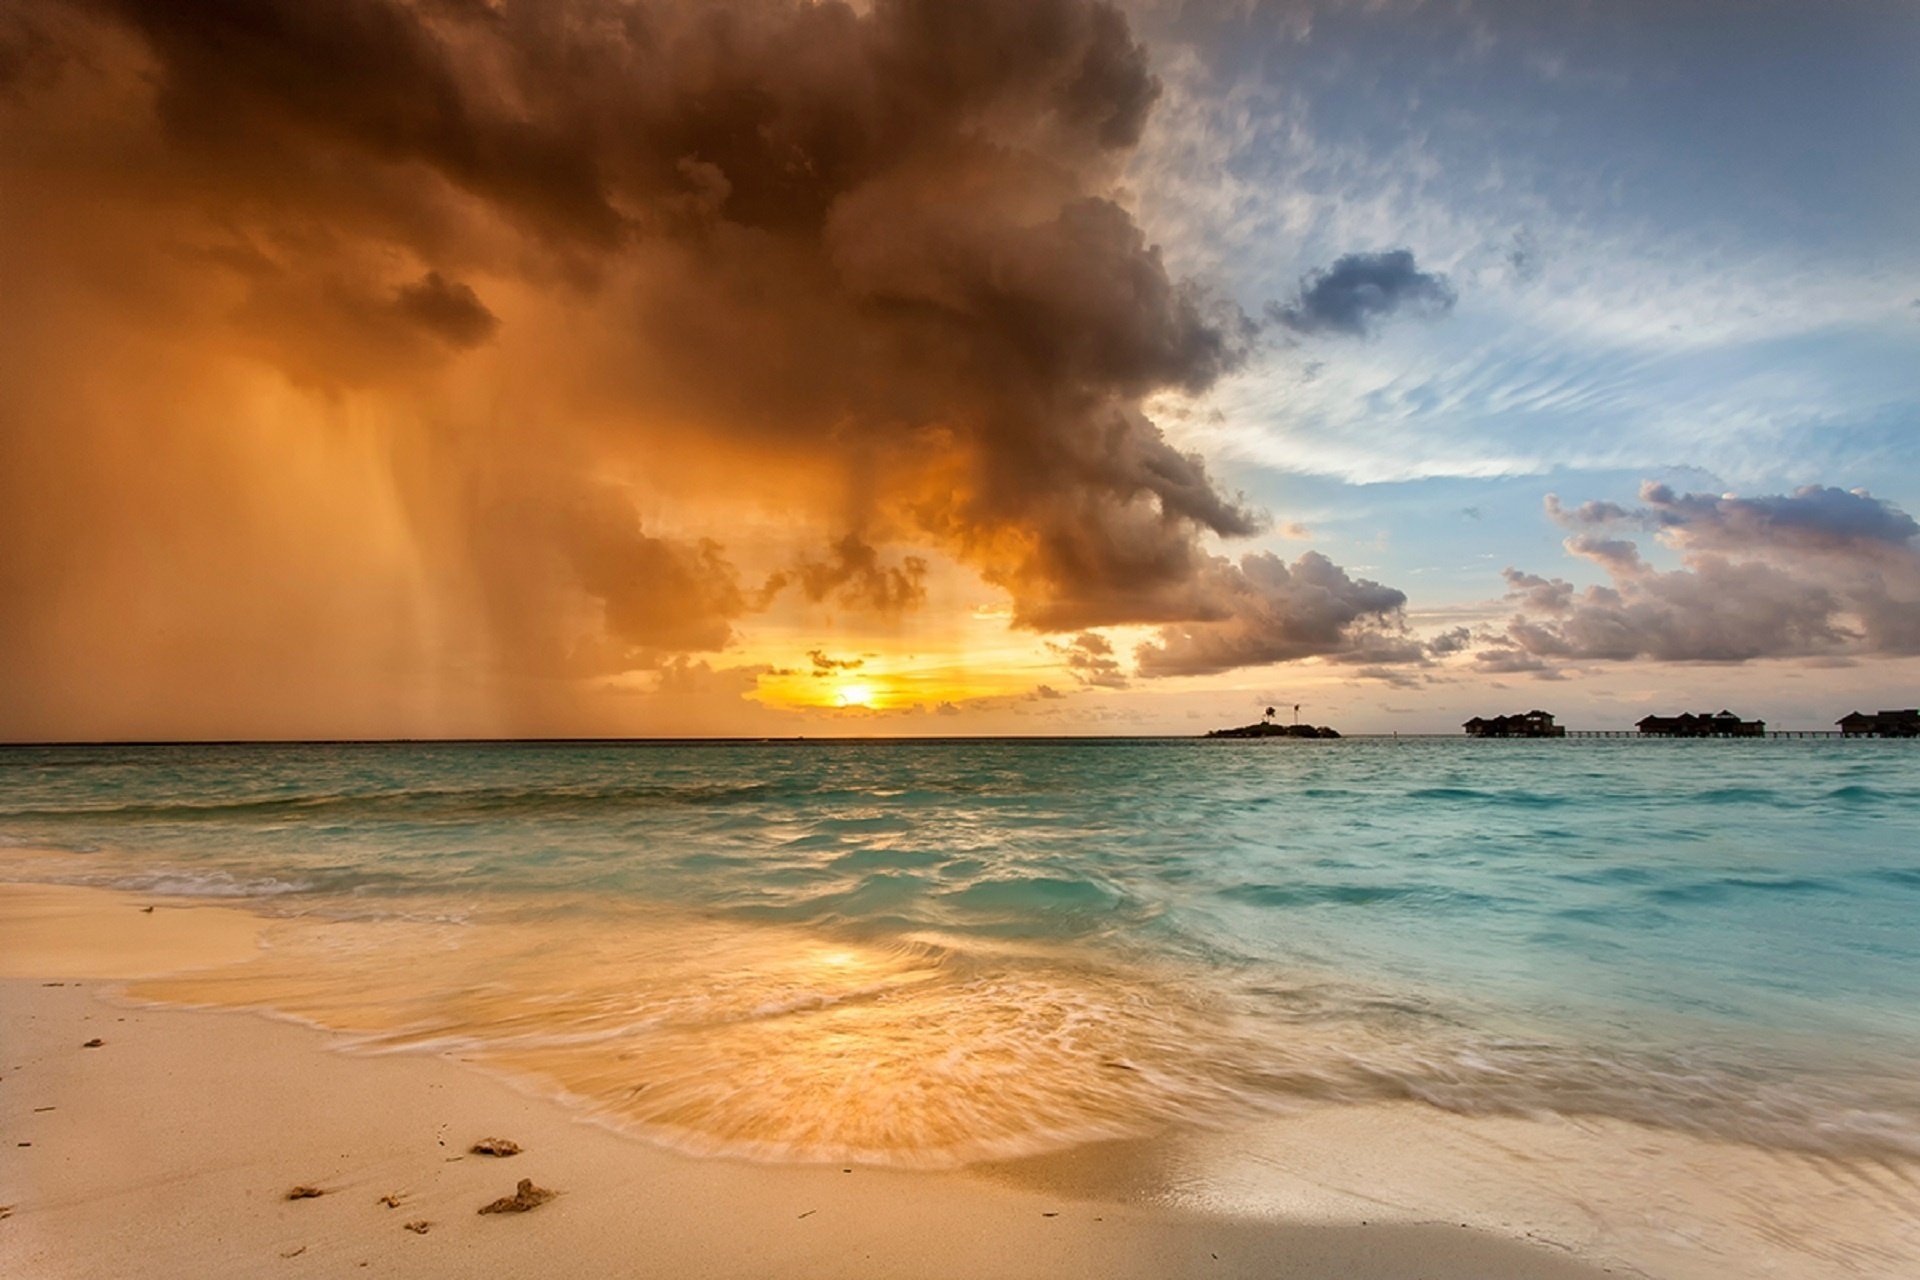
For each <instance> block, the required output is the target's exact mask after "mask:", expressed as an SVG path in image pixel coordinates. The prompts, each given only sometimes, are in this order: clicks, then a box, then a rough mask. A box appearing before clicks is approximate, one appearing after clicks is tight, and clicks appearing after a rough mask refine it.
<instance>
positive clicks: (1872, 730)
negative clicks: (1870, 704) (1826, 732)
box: [1835, 708, 1920, 738]
mask: <svg viewBox="0 0 1920 1280" xmlns="http://www.w3.org/2000/svg"><path fill="white" fill-rule="evenodd" d="M1835 723H1837V724H1838V725H1839V726H1840V732H1841V733H1843V734H1845V735H1846V736H1847V737H1849V738H1920V709H1913V708H1909V709H1908V710H1906V711H1876V712H1874V713H1873V714H1872V715H1867V714H1866V713H1864V712H1860V711H1852V712H1849V713H1847V714H1846V715H1844V716H1841V717H1840V719H1839V720H1837V721H1836V722H1835Z"/></svg>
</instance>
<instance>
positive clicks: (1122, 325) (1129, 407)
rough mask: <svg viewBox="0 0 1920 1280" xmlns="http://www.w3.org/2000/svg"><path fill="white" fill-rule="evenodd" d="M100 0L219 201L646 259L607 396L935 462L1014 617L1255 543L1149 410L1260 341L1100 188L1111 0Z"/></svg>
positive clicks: (737, 426) (1127, 90) (708, 422)
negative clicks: (1213, 546)
mask: <svg viewBox="0 0 1920 1280" xmlns="http://www.w3.org/2000/svg"><path fill="white" fill-rule="evenodd" d="M102 3H103V4H105V6H106V8H107V9H108V10H109V11H111V12H113V13H116V14H118V15H120V17H121V18H122V19H123V20H124V21H125V22H126V23H127V24H128V26H129V27H130V28H131V29H132V30H134V31H136V32H137V33H139V35H140V36H141V37H142V38H143V39H144V40H145V42H146V43H147V45H148V47H149V49H150V50H151V52H152V55H153V57H154V59H155V61H156V63H157V68H158V70H157V81H158V86H159V87H158V93H157V109H158V111H159V115H160V119H161V121H162V122H163V124H164V127H165V129H166V132H167V135H168V137H169V139H170V140H171V142H172V144H173V145H174V146H175V147H176V148H178V149H179V151H180V152H181V154H182V155H183V156H185V157H190V163H191V164H192V165H193V166H196V167H197V168H198V169H199V171H200V172H201V173H202V174H203V175H217V178H215V177H207V178H205V179H204V180H205V181H208V182H212V181H218V182H220V183H222V184H230V185H231V186H233V187H234V188H236V189H238V190H240V191H242V192H244V194H245V196H246V197H247V199H249V200H250V201H254V202H257V204H258V206H259V207H261V208H264V209H268V210H276V209H277V210H278V214H279V216H280V217H283V218H292V217H296V216H297V217H300V218H303V219H304V218H307V217H310V216H312V211H314V210H318V211H321V212H322V213H325V214H327V215H330V217H331V218H332V221H333V223H334V225H335V227H336V228H338V229H340V230H341V232H342V233H347V232H352V233H357V234H361V235H366V236H371V237H375V238H382V237H384V238H395V239H402V240H406V241H410V242H411V247H412V248H413V249H414V250H415V251H416V252H417V253H419V254H420V256H421V257H423V258H424V259H425V260H426V261H427V262H428V263H432V262H433V261H434V258H435V256H436V255H437V254H438V253H441V252H453V251H458V252H461V253H464V254H468V255H472V254H476V253H479V252H482V251H483V250H484V249H485V248H486V246H484V245H482V244H478V243H473V242H470V241H469V242H459V241H456V242H453V243H448V242H447V241H445V240H444V239H440V238H436V239H435V240H434V241H433V242H432V243H428V242H427V241H428V237H429V236H435V237H438V236H439V234H440V233H441V232H443V231H444V230H445V225H446V224H447V221H448V219H450V218H451V219H453V222H454V224H455V225H462V226H467V228H468V230H469V231H470V232H471V225H470V224H471V219H472V217H473V214H474V213H475V212H476V211H477V212H479V213H482V214H485V215H489V216H497V217H499V218H504V219H505V220H506V221H507V222H508V223H509V224H510V225H513V226H517V227H519V228H521V229H522V230H523V231H524V233H525V234H526V235H527V236H529V237H530V239H531V242H532V244H533V245H534V249H535V252H536V253H548V254H550V255H552V257H553V259H554V262H555V263H556V265H557V266H558V267H559V269H561V270H562V271H563V272H564V273H567V274H569V275H571V276H572V277H574V278H581V279H601V280H605V279H607V278H608V277H609V276H618V275H620V273H621V269H622V267H623V266H625V267H627V268H630V269H631V271H632V273H633V278H632V281H631V283H632V286H633V287H635V288H636V289H638V290H640V292H639V293H638V294H637V295H636V297H635V298H634V302H635V304H636V305H635V306H634V307H633V308H632V309H631V310H629V311H628V313H627V314H628V318H629V322H630V323H631V324H632V325H633V329H632V331H631V332H630V333H629V334H628V335H627V341H628V342H629V343H630V345H631V348H632V350H633V354H632V355H631V356H628V357H627V359H626V363H625V364H622V363H621V362H618V361H616V362H614V363H613V364H611V365H610V366H609V367H608V368H607V370H606V372H605V375H604V376H605V378H606V379H607V381H608V382H609V383H610V384H612V393H613V394H616V395H619V396H623V397H625V398H626V399H628V400H629V401H630V402H631V403H632V404H633V408H634V409H635V410H636V411H641V412H645V411H657V412H659V413H660V414H661V415H662V416H663V417H671V418H672V419H674V420H676V421H678V422H681V423H691V425H690V426H689V427H688V428H686V429H691V430H698V431H702V432H705V433H709V434H710V435H711V436H712V437H713V438H715V439H716V440H718V441H721V442H732V443H734V444H736V445H742V446H745V447H749V448H768V449H769V451H772V452H778V451H779V450H780V449H781V448H783V447H785V448H797V447H800V446H803V445H808V444H811V445H813V446H814V447H815V448H816V449H817V450H821V451H824V459H822V457H820V456H816V460H815V465H819V464H820V463H821V461H822V460H824V463H825V464H826V465H834V463H835V461H836V460H838V459H844V458H848V457H849V455H850V454H859V453H861V452H863V451H865V450H870V449H872V448H874V447H876V446H877V447H880V448H896V447H905V448H907V449H909V450H912V451H915V457H916V458H925V457H926V456H928V455H929V454H939V455H944V457H945V459H946V460H947V462H948V463H949V466H948V468H947V474H946V475H945V476H944V477H943V479H944V480H946V481H947V482H948V485H947V487H946V492H945V493H944V494H941V495H918V494H916V495H913V496H914V500H913V501H912V503H911V505H910V507H909V510H908V512H907V514H906V517H905V521H904V522H905V523H906V524H908V525H909V526H911V527H915V528H917V530H918V531H919V532H920V533H922V534H926V535H931V536H933V537H934V538H936V539H937V540H939V541H941V542H944V543H946V544H947V545H949V546H950V547H953V548H954V549H955V550H957V551H958V552H959V553H960V554H961V555H962V556H964V557H967V558H970V559H972V560H974V561H975V562H976V563H978V564H979V565H980V566H981V567H982V568H983V569H984V570H985V571H986V572H987V573H988V574H989V576H990V577H992V578H993V579H994V580H995V581H998V582H1000V583H1002V584H1003V585H1005V586H1007V588H1008V589H1009V590H1010V591H1011V592H1013V594H1014V595H1015V598H1016V601H1017V604H1018V610H1019V617H1020V620H1021V621H1022V622H1024V623H1026V624H1028V625H1032V626H1038V627H1046V628H1054V627H1073V626H1082V625H1089V624H1094V623H1101V622H1121V621H1136V620H1157V619H1158V618H1160V617H1162V616H1165V612H1166V609H1167V607H1168V604H1167V601H1168V598H1169V596H1170V595H1171V596H1178V595H1179V588H1180V586H1181V583H1182V579H1184V578H1187V577H1189V576H1190V575H1191V574H1192V573H1193V572H1194V570H1195V568H1196V566H1197V565H1198V564H1199V563H1200V560H1199V558H1198V557H1197V556H1196V554H1195V552H1194V550H1193V543H1194V540H1195V539H1196V538H1197V537H1198V536H1200V535H1202V534H1207V533H1213V534H1226V535H1238V534H1245V533H1249V532H1251V531H1252V530H1253V528H1254V522H1253V520H1252V519H1251V518H1250V517H1249V516H1248V515H1247V514H1246V513H1245V512H1244V511H1243V510H1241V508H1240V507H1239V505H1238V504H1237V503H1236V502H1234V501H1233V500H1232V499H1230V498H1228V497H1226V496H1223V495H1222V494H1221V493H1220V492H1219V491H1218V490H1217V488H1216V487H1215V485H1214V484H1213V482H1212V480H1211V478H1210V477H1209V476H1208V475H1207V473H1206V470H1205V468H1204V467H1203V466H1202V465H1201V463H1200V462H1199V460H1198V459H1197V458H1194V457H1191V456H1188V455H1184V454H1181V453H1179V452H1178V451H1176V450H1174V449H1172V448H1171V447H1169V446H1168V445H1167V443H1166V441H1165V440H1164V439H1163V438H1162V436H1161V434H1160V431H1159V429H1158V428H1157V427H1156V426H1154V424H1153V423H1152V422H1151V421H1149V420H1148V419H1147V418H1146V417H1144V416H1143V415H1142V414H1141V413H1140V412H1139V411H1138V407H1137V406H1138V402H1139V400H1140V399H1141V398H1142V397H1143V396H1146V395H1148V394H1151V393H1153V392H1155V391H1159V390H1166V389H1181V390H1186V391H1199V390H1203V389H1204V388H1205V387H1207V386H1208V385H1209V384H1210V383H1211V382H1212V381H1213V380H1214V379H1215V378H1216V377H1217V376H1218V375H1219V374H1220V373H1221V372H1223V371H1225V370H1227V369H1229V368H1231V367H1232V366H1233V365H1234V364H1235V363H1236V361H1237V360H1238V359H1239V358H1240V357H1241V355H1242V353H1243V351H1244V350H1245V345H1246V342H1247V340H1248V338H1249V335H1250V327H1249V326H1248V324H1247V322H1246V321H1245V319H1244V317H1242V316H1241V315H1240V314H1239V313H1238V312H1237V311H1236V310H1235V309H1234V308H1232V307H1231V306H1230V305H1228V304H1225V303H1222V302H1220V301H1218V300H1216V299H1212V298H1210V297H1209V296H1207V295H1206V294H1204V293H1203V292H1201V291H1199V290H1197V289H1195V288H1193V287H1192V286H1189V285H1184V284H1181V283H1179V282H1177V281H1174V280H1172V279H1171V278H1170V277H1169V276H1168V274H1167V272H1166V269H1165V267H1164V265H1163V263H1162V261H1161V258H1160V254H1159V251H1158V249H1157V248H1155V247H1154V246H1153V245H1151V244H1150V243H1149V242H1148V241H1147V239H1146V237H1145V236H1144V234H1143V233H1142V232H1141V230H1140V229H1139V228H1138V227H1137V226H1135V225H1134V223H1133V220H1132V218H1131V216H1130V215H1129V214H1128V213H1127V211H1126V210H1125V209H1123V208H1121V207H1120V206H1119V205H1118V204H1116V203H1114V202H1113V201H1112V200H1111V199H1110V198H1108V197H1107V195H1106V194H1105V190H1106V184H1107V182H1108V181H1109V179H1110V177H1111V176H1112V175H1114V174H1117V172H1118V170H1117V167H1116V165H1117V162H1118V160H1119V159H1120V158H1123V157H1124V154H1125V152H1126V150H1127V149H1128V148H1130V147H1131V146H1132V145H1133V144H1134V143H1135V141H1137V139H1138V136H1139V133H1140V129H1141V127H1142V125H1143V123H1144V121H1145V119H1146V115H1147V112H1148V110H1149V109H1150V107H1151V106H1152V104H1153V102H1154V100H1155V98H1156V97H1157V96H1158V93H1159V86H1158V83H1157V82H1156V81H1155V79H1154V78H1153V76H1152V75H1151V74H1150V72H1149V71H1148V69H1147V62H1146V53H1145V50H1144V49H1143V48H1142V47H1141V46H1140V45H1139V44H1138V43H1137V42H1136V41H1134V39H1133V38H1132V37H1131V35H1130V34H1129V31H1128V27H1127V23H1126V20H1125V18H1124V17H1123V16H1122V15H1121V14H1120V12H1119V11H1118V10H1117V9H1115V8H1113V7H1112V6H1110V5H1107V4H1103V3H1096V2H1093V0H981V2H976V3H966V4H961V3H955V2H954V0H882V2H881V3H879V4H877V5H875V6H874V7H873V9H872V10H871V11H870V12H866V13H861V12H856V11H855V10H854V9H852V8H850V7H846V6H843V5H839V4H831V3H829V4H797V3H784V2H781V0H735V2H733V3H722V4H717V5H709V4H693V3H680V2H678V0H666V2H663V3H656V4H651V5H625V4H614V3H611V2H601V0H570V2H568V3H558V4H554V3H542V4H533V3H505V4H502V5H500V6H497V8H495V9H475V8H472V7H470V6H469V7H458V6H456V7H451V8H450V7H447V6H438V7H431V8H423V7H418V6H414V5H410V4H406V3H402V2H401V0H343V2H342V3H339V4H330V5H321V6H316V5H310V4H306V3H297V2H295V0H185V2H174V0H168V2H167V3H160V2H159V0H102ZM409 182H412V183H413V184H414V187H413V189H412V196H413V198H414V199H415V201H416V203H417V204H418V205H419V206H420V207H419V208H416V209H402V208H398V207H396V206H400V205H404V204H405V202H406V201H407V199H408V197H409V189H408V187H407V183H409ZM376 193H377V194H376ZM463 195H464V196H465V197H467V198H468V203H467V204H466V205H464V206H462V205H460V200H459V197H460V196H463ZM449 202H451V203H452V204H453V205H455V206H457V207H460V208H462V209H463V210H464V213H463V214H462V215H461V216H463V217H464V218H465V219H466V221H465V222H464V223H463V222H461V221H460V218H458V217H455V216H454V215H452V214H448V213H446V212H445V210H444V208H443V206H445V205H447V204H448V203H449ZM474 202H477V210H476V208H475V205H474ZM269 220H273V219H271V218H270V219H269ZM474 234H478V233H474ZM495 256H496V257H497V255H495ZM1389 256H1391V255H1389ZM524 261H525V260H524V259H522V260H518V261H509V260H497V261H494V262H492V263H490V264H489V265H490V266H491V267H492V268H493V269H495V270H502V269H520V268H522V266H523V265H524ZM430 269H436V268H430ZM583 273H584V274H583ZM431 279H433V277H429V280H431ZM419 287H420V286H409V288H414V289H417V288H419ZM455 288H457V286H448V288H447V289H446V290H444V291H442V292H440V293H436V294H433V295H430V296H429V295H427V294H419V295H414V294H409V295H408V296H409V298H410V299H411V300H410V302H409V303H408V306H409V308H410V310H412V311H413V312H414V313H415V314H418V315H420V316H421V318H423V319H425V318H427V317H428V316H429V315H431V316H432V317H433V319H434V320H435V321H437V322H438V323H437V324H436V325H435V329H436V332H439V333H441V334H442V335H443V336H447V337H449V338H451V339H454V340H456V341H459V340H461V338H457V337H456V336H455V335H456V330H455V329H454V328H450V327H449V326H450V325H454V326H463V327H460V328H459V329H458V333H459V334H461V335H473V334H477V333H478V331H479V326H480V324H482V323H484V322H482V321H480V319H479V313H478V311H475V310H474V309H473V308H466V309H464V310H461V309H460V308H458V307H457V306H456V305H454V304H456V302H464V301H466V299H465V298H459V299H457V300H456V299H455V298H454V297H453V296H452V290H454V289H455ZM474 301H475V304H476V306H477V299H476V300H474ZM616 345H617V344H616ZM743 357H744V359H743ZM635 368H644V369H645V371H646V372H645V374H644V375H643V378H642V380H641V381H639V382H638V383H636V382H635V381H633V379H634V376H635V375H634V373H633V369H635ZM776 424H777V425H776ZM770 430H771V431H772V433H773V438H772V439H769V432H770ZM906 478H907V479H908V480H909V481H911V479H912V478H913V477H912V476H908V477H906ZM827 572H828V576H831V574H832V573H833V572H835V571H834V570H832V569H831V568H829V569H828V571H827ZM853 573H854V578H853V579H851V580H850V581H852V583H853V586H852V588H850V589H852V590H854V591H855V592H856V593H857V594H864V595H866V596H869V597H871V599H872V600H873V602H874V603H875V604H876V605H878V606H880V607H883V608H885V607H895V606H897V605H899V604H901V603H911V601H912V600H913V599H914V598H917V593H916V590H915V586H914V583H913V581H912V580H911V578H910V577H908V578H905V579H902V578H887V579H885V580H882V579H881V578H877V577H875V576H873V574H872V573H871V572H870V571H867V570H859V569H856V570H854V571H853ZM816 580H819V579H818V575H816ZM869 587H871V588H872V589H871V590H867V588H869ZM1136 602H1137V603H1136Z"/></svg>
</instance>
